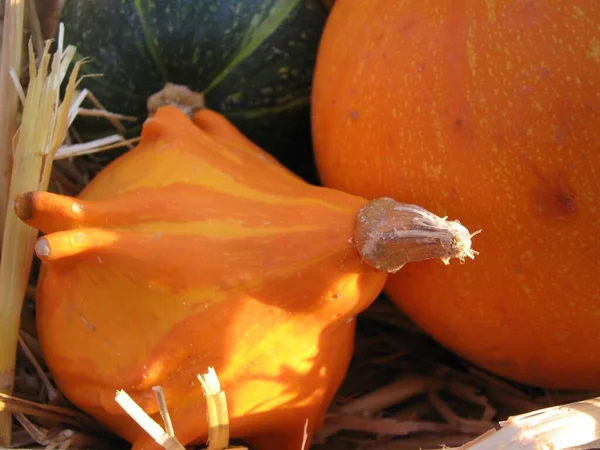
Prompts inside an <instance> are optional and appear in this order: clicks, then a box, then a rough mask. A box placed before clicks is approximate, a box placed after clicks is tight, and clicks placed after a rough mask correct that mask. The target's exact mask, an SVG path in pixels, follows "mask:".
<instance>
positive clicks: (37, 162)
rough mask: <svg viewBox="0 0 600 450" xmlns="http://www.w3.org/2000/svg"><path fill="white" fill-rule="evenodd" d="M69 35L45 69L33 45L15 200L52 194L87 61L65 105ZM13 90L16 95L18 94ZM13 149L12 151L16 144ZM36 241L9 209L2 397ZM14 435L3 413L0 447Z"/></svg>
mask: <svg viewBox="0 0 600 450" xmlns="http://www.w3.org/2000/svg"><path fill="white" fill-rule="evenodd" d="M10 1H11V2H12V1H15V0H10ZM63 36H64V27H62V26H61V27H60V30H59V39H58V48H57V51H56V53H55V54H54V55H53V56H51V55H50V45H51V42H46V44H45V46H44V50H43V53H42V55H41V58H40V65H39V68H38V67H36V55H35V52H34V50H33V44H32V42H31V41H30V42H29V85H28V89H27V96H26V98H25V102H24V105H23V112H22V119H21V125H20V127H19V130H18V132H17V134H16V136H15V144H14V162H13V169H12V177H11V183H10V190H9V199H13V198H15V197H16V196H17V195H19V194H21V193H24V192H28V191H39V190H47V187H48V183H49V179H50V174H51V169H52V159H53V157H54V154H55V152H56V151H57V150H58V148H59V147H60V145H61V144H62V142H63V141H64V140H65V137H66V135H67V131H68V127H69V112H70V109H71V105H72V103H73V98H74V95H75V89H76V87H77V77H78V73H79V67H80V64H81V62H78V63H76V64H75V66H74V68H73V71H72V73H71V75H70V78H69V81H68V83H67V86H66V90H65V94H64V100H63V101H62V102H61V101H60V97H59V95H60V92H59V91H60V87H61V84H62V82H63V80H64V79H65V76H66V73H67V69H68V67H69V66H70V65H71V62H72V60H73V58H74V56H75V47H73V46H68V47H67V48H64V46H63ZM4 48H6V45H4ZM3 67H6V66H4V65H3ZM13 91H14V92H15V95H16V92H18V91H17V90H16V89H13ZM0 120H1V118H0ZM8 148H9V149H11V150H12V149H13V146H9V147H8ZM36 237H37V230H35V229H33V228H31V227H29V226H27V225H25V224H24V223H23V222H22V221H20V220H19V219H18V217H17V216H16V214H15V213H14V212H13V211H12V208H8V210H7V214H6V220H5V229H4V240H3V245H2V260H1V264H0V393H3V394H10V393H11V392H12V390H13V386H14V370H15V359H16V351H17V340H18V334H19V326H20V314H21V308H22V305H23V298H24V295H25V291H26V288H27V283H28V278H29V272H30V269H31V263H32V260H33V246H34V243H35V239H36ZM10 436H11V418H10V414H9V413H8V412H6V411H2V412H0V439H1V441H0V444H3V445H6V444H8V443H9V442H10Z"/></svg>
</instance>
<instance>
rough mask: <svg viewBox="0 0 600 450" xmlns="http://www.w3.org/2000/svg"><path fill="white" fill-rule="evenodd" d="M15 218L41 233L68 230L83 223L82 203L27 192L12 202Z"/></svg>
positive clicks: (71, 198)
mask: <svg viewBox="0 0 600 450" xmlns="http://www.w3.org/2000/svg"><path fill="white" fill-rule="evenodd" d="M13 207H14V211H15V213H16V214H17V217H19V219H21V220H22V221H23V222H25V223H26V224H27V225H29V226H31V227H33V228H36V229H38V230H40V231H42V232H43V233H52V232H54V231H61V230H68V229H72V228H75V227H76V226H77V225H79V224H81V223H82V222H83V209H84V206H83V204H82V202H80V201H78V200H77V199H75V198H73V197H68V196H64V195H59V194H52V193H50V192H44V191H39V192H27V193H25V194H22V195H19V196H18V197H17V198H15V200H14V204H13Z"/></svg>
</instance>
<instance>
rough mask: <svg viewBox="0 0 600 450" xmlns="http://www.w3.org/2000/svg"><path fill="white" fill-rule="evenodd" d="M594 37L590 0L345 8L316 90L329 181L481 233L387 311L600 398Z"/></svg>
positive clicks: (320, 63) (376, 0)
mask: <svg viewBox="0 0 600 450" xmlns="http://www.w3.org/2000/svg"><path fill="white" fill-rule="evenodd" d="M359 3H360V4H359ZM599 26H600V3H599V2H597V1H595V0H548V1H544V2H541V1H530V2H524V1H517V0H503V1H496V2H494V1H486V2H483V1H479V0H463V1H458V2H448V1H437V0H418V1H417V0H408V1H403V2H393V1H387V0H365V1H363V2H355V1H353V0H338V1H336V2H335V5H334V7H333V10H332V13H331V15H330V18H329V20H328V23H327V27H326V30H325V33H324V35H323V38H322V43H321V47H320V49H319V57H318V60H317V70H316V74H315V81H314V88H313V103H312V105H313V131H314V142H315V152H316V158H317V163H318V168H319V172H320V175H321V178H322V181H323V183H324V184H325V185H327V186H329V187H334V188H337V189H341V190H344V191H347V192H350V193H353V194H355V195H361V196H365V197H367V198H375V197H380V196H384V195H387V196H390V197H393V198H395V199H396V200H399V201H402V202H411V203H417V204H420V205H422V206H423V207H425V208H427V209H429V210H431V211H432V212H434V213H435V214H438V215H441V216H444V215H450V216H455V217H459V218H460V220H461V222H462V223H463V224H465V225H466V226H467V228H469V229H471V230H478V229H482V230H483V232H482V233H481V235H479V236H478V237H477V246H476V247H477V250H478V251H479V252H480V256H479V257H478V258H476V259H475V261H473V262H472V263H469V264H467V265H465V266H463V267H458V266H456V265H451V266H450V267H443V266H442V264H440V263H439V261H433V262H426V263H423V264H418V265H409V266H408V267H406V268H405V269H403V270H402V271H400V272H399V273H398V274H396V275H394V276H391V277H390V278H389V280H388V283H387V285H386V291H387V292H388V293H389V294H390V296H391V297H392V299H393V300H394V301H395V302H396V303H397V304H398V305H399V306H400V307H401V308H402V309H403V310H404V311H405V312H406V313H407V314H408V315H409V316H410V317H411V318H412V319H413V320H414V321H415V322H416V323H417V324H419V325H420V326H422V327H423V328H424V329H425V330H426V331H427V332H429V333H430V334H431V335H432V336H434V337H435V338H437V339H438V340H439V341H440V342H441V343H442V344H444V345H446V346H447V347H449V348H450V349H452V350H454V351H455V352H457V353H459V354H460V355H462V356H463V357H465V358H466V359H468V360H470V361H472V362H474V363H476V364H479V365H480V366H482V367H484V368H486V369H489V370H490V371H493V372H495V373H497V374H500V375H503V376H506V377H510V378H513V379H515V380H520V381H523V382H528V383H533V384H537V385H542V386H547V387H553V388H568V389H569V388H592V389H598V388H600V334H599V333H598V329H599V328H600V257H599V255H600V240H599V239H598V236H600V220H599V219H598V217H599V205H600V151H599V145H600V144H599V143H600V96H599V94H598V93H599V88H598V86H599V83H600V40H599V37H598V31H597V30H598V27H599Z"/></svg>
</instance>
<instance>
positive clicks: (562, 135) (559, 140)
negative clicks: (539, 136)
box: [553, 121, 571, 147]
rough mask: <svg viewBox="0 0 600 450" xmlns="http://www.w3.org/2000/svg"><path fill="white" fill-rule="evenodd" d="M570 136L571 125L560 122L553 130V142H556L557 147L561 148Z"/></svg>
mask: <svg viewBox="0 0 600 450" xmlns="http://www.w3.org/2000/svg"><path fill="white" fill-rule="evenodd" d="M570 135H571V125H569V123H567V122H566V121H565V122H562V123H560V124H559V125H558V126H557V127H556V129H555V130H554V136H553V138H554V142H556V144H557V145H558V146H559V147H562V146H564V145H565V141H566V139H567V138H568V137H569V136H570Z"/></svg>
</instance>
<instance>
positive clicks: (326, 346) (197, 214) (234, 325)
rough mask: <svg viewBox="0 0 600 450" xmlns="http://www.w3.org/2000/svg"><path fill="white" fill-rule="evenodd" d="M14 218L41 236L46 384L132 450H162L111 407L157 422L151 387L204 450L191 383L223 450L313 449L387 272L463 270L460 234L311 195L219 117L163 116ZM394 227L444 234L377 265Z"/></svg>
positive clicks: (329, 194) (384, 204) (413, 213)
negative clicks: (88, 174) (215, 404)
mask: <svg viewBox="0 0 600 450" xmlns="http://www.w3.org/2000/svg"><path fill="white" fill-rule="evenodd" d="M15 210H16V212H17V214H18V215H19V217H21V218H22V219H23V220H25V221H26V222H27V223H28V224H30V225H31V226H34V227H36V228H38V229H40V230H42V231H43V232H44V233H46V235H45V236H43V237H41V238H40V239H39V240H38V242H37V244H36V249H35V250H36V253H37V255H38V256H39V257H40V258H41V259H42V261H43V266H42V272H41V276H40V280H39V285H38V290H37V320H38V332H39V339H40V343H41V346H42V351H43V354H44V358H45V360H46V362H47V363H48V365H49V368H50V370H51V372H52V374H53V376H54V379H55V380H56V383H57V384H58V386H59V387H60V389H61V390H62V392H64V394H65V395H66V396H67V398H68V399H70V400H71V401H72V402H73V403H74V404H76V405H77V406H79V407H80V408H82V409H83V410H84V411H87V412H88V413H90V414H91V415H93V416H94V417H96V418H97V419H98V420H99V421H101V422H102V423H104V424H105V425H106V426H108V427H109V428H110V429H112V430H113V431H114V432H116V433H118V434H119V435H120V436H122V437H124V438H125V439H127V440H129V441H130V442H132V443H133V444H134V448H135V449H137V450H140V449H148V448H156V447H157V446H156V444H155V443H153V442H152V441H151V439H150V437H148V436H147V435H146V434H145V433H144V432H143V431H142V429H141V428H140V427H138V425H137V424H136V423H135V422H133V421H132V420H131V419H130V418H129V417H128V416H127V415H126V414H125V413H124V411H122V410H121V408H120V407H119V406H118V404H117V403H116V402H115V391H116V390H117V389H124V390H125V391H126V392H127V393H128V394H130V395H131V396H132V398H133V399H134V400H135V401H136V402H137V403H138V404H139V405H140V406H141V407H142V408H143V409H144V410H145V411H146V412H147V413H149V414H151V415H152V416H153V417H155V418H157V417H158V407H157V405H156V404H155V400H154V394H153V392H152V387H153V386H156V385H160V386H162V388H163V390H164V392H165V395H166V399H167V403H168V406H169V409H170V412H171V416H172V420H173V425H174V429H175V433H176V436H177V438H178V439H179V440H180V441H181V442H182V443H183V444H184V445H186V444H189V443H192V442H199V443H202V442H204V441H205V440H206V438H207V423H206V413H205V400H204V395H203V392H202V390H201V388H200V385H199V383H198V380H197V378H196V377H197V375H198V374H202V373H205V371H206V370H207V368H208V367H214V369H215V370H216V373H217V375H218V377H219V380H220V382H221V386H222V388H223V390H224V391H225V393H226V395H227V399H228V409H229V420H230V433H231V436H232V437H234V438H242V439H244V440H245V441H246V442H247V443H248V444H250V445H251V446H253V447H254V448H255V449H257V450H265V449H267V450H268V449H284V448H285V449H287V448H289V449H293V448H301V446H302V443H303V442H305V441H306V442H307V443H308V444H310V440H311V437H312V433H313V431H314V430H315V429H316V428H318V427H319V425H320V423H321V422H322V420H323V416H324V413H325V411H326V409H327V407H328V405H329V403H330V401H331V399H332V397H333V395H334V393H335V391H336V390H337V388H338V386H339V384H340V383H341V381H342V378H343V376H344V374H345V371H346V368H347V366H348V363H349V360H350V357H351V354H352V348H353V339H354V328H355V325H354V322H353V320H354V317H355V316H356V314H358V313H359V312H360V311H361V310H363V309H364V308H366V307H367V306H368V305H369V304H370V303H371V302H372V301H373V300H374V299H375V298H376V296H377V295H378V294H379V292H380V291H381V289H382V288H383V285H384V282H385V279H386V276H387V274H386V272H385V271H386V270H388V269H389V270H397V269H398V268H399V267H400V266H402V265H403V264H405V263H406V262H409V261H408V260H407V259H406V255H409V256H410V258H411V260H418V259H424V258H428V257H442V258H445V257H452V256H456V257H459V258H463V257H464V256H472V252H471V251H470V235H469V234H468V232H467V231H466V229H465V228H464V227H462V226H460V225H458V224H457V223H454V222H446V221H444V220H442V219H439V218H437V217H436V216H433V215H431V214H430V213H428V212H427V211H424V210H422V209H421V208H418V207H413V206H410V205H402V204H398V203H396V202H392V201H390V200H386V199H383V200H378V201H377V202H375V203H373V202H367V200H365V199H363V198H360V197H356V196H352V195H349V194H346V193H342V192H338V191H334V190H331V189H326V188H321V187H316V186H312V185H309V184H307V183H305V182H304V181H303V180H301V179H300V178H298V177H297V176H295V175H293V174H292V173H291V172H289V171H288V170H286V169H285V168H283V167H282V166H281V165H280V164H278V163H277V162H276V161H275V160H274V159H273V158H272V157H270V156H269V155H268V154H267V153H265V152H263V151H262V150H261V149H259V148H258V147H256V146H255V145H254V144H252V143H251V142H250V141H248V140H247V139H246V138H245V137H244V136H243V135H242V134H240V133H239V132H238V131H237V130H236V129H235V128H234V127H233V125H232V124H231V123H230V122H228V121H227V120H226V119H225V118H224V117H223V116H221V115H220V114H218V113H216V112H214V111H210V110H207V109H202V110H200V111H198V112H196V113H195V114H194V122H192V120H190V118H189V117H188V116H186V115H185V114H184V113H183V112H182V111H181V110H180V109H178V108H177V107H175V106H170V105H167V106H160V107H158V110H157V111H156V114H154V115H153V116H152V117H151V118H149V119H148V120H147V121H146V122H145V124H144V128H143V132H142V136H141V141H140V143H139V145H138V146H137V147H136V148H135V149H133V150H131V151H130V152H128V153H127V154H125V155H124V156H122V157H120V158H119V159H117V160H116V161H114V162H113V163H112V164H111V165H109V166H108V167H106V168H105V169H104V170H103V171H102V172H100V173H99V174H98V175H97V176H96V178H95V179H94V180H93V181H92V182H91V183H90V184H89V185H88V186H87V187H86V188H85V190H84V191H83V192H82V193H81V195H80V196H79V198H71V197H66V196H62V195H57V194H50V193H44V192H35V193H27V194H24V195H22V196H20V197H19V198H18V199H17V200H16V202H15ZM387 210H389V211H388V212H385V211H387ZM382 214H384V215H386V217H388V218H389V220H382V219H385V217H382ZM403 223H404V224H405V225H407V227H408V228H409V229H410V230H411V232H412V233H415V230H416V232H417V234H418V233H419V230H421V231H420V232H421V234H422V235H423V233H425V234H427V233H430V232H431V231H432V230H435V229H436V226H437V231H438V233H441V235H440V234H436V235H435V236H433V237H432V238H431V239H429V241H428V243H426V244H420V243H419V242H417V241H415V240H414V239H412V238H409V239H404V241H406V243H405V244H400V246H401V247H402V248H400V249H398V248H392V247H393V246H392V247H389V250H390V251H389V252H387V253H386V248H388V247H386V245H383V244H382V242H383V241H382V239H383V240H386V239H389V238H390V237H391V236H392V235H398V236H400V237H402V236H404V237H405V238H406V235H405V234H404V235H403V231H402V229H401V228H398V227H399V226H400V225H402V224H403ZM357 224H358V225H357ZM390 224H392V225H394V224H396V226H397V230H393V229H390ZM432 227H433V228H432ZM390 233H391V234H390ZM440 236H441V237H440ZM421 237H423V236H421ZM355 240H356V241H357V242H360V243H361V244H360V245H355V244H354V241H355ZM411 243H412V244H411ZM384 244H385V243H384ZM362 245H364V246H366V247H368V248H366V250H365V251H362V247H361V246H362ZM423 247H425V249H426V251H425V254H424V253H423V252H422V251H419V249H421V248H423ZM428 248H429V251H428V250H427V249H428ZM440 249H441V250H440ZM395 255H396V256H395ZM363 258H366V261H365V260H363ZM368 261H371V262H372V264H371V263H369V262H368ZM377 261H380V262H381V261H384V263H385V264H384V265H385V267H384V268H383V269H382V270H377V269H375V268H374V267H373V265H376V264H378V263H377ZM157 420H159V421H160V419H157Z"/></svg>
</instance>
